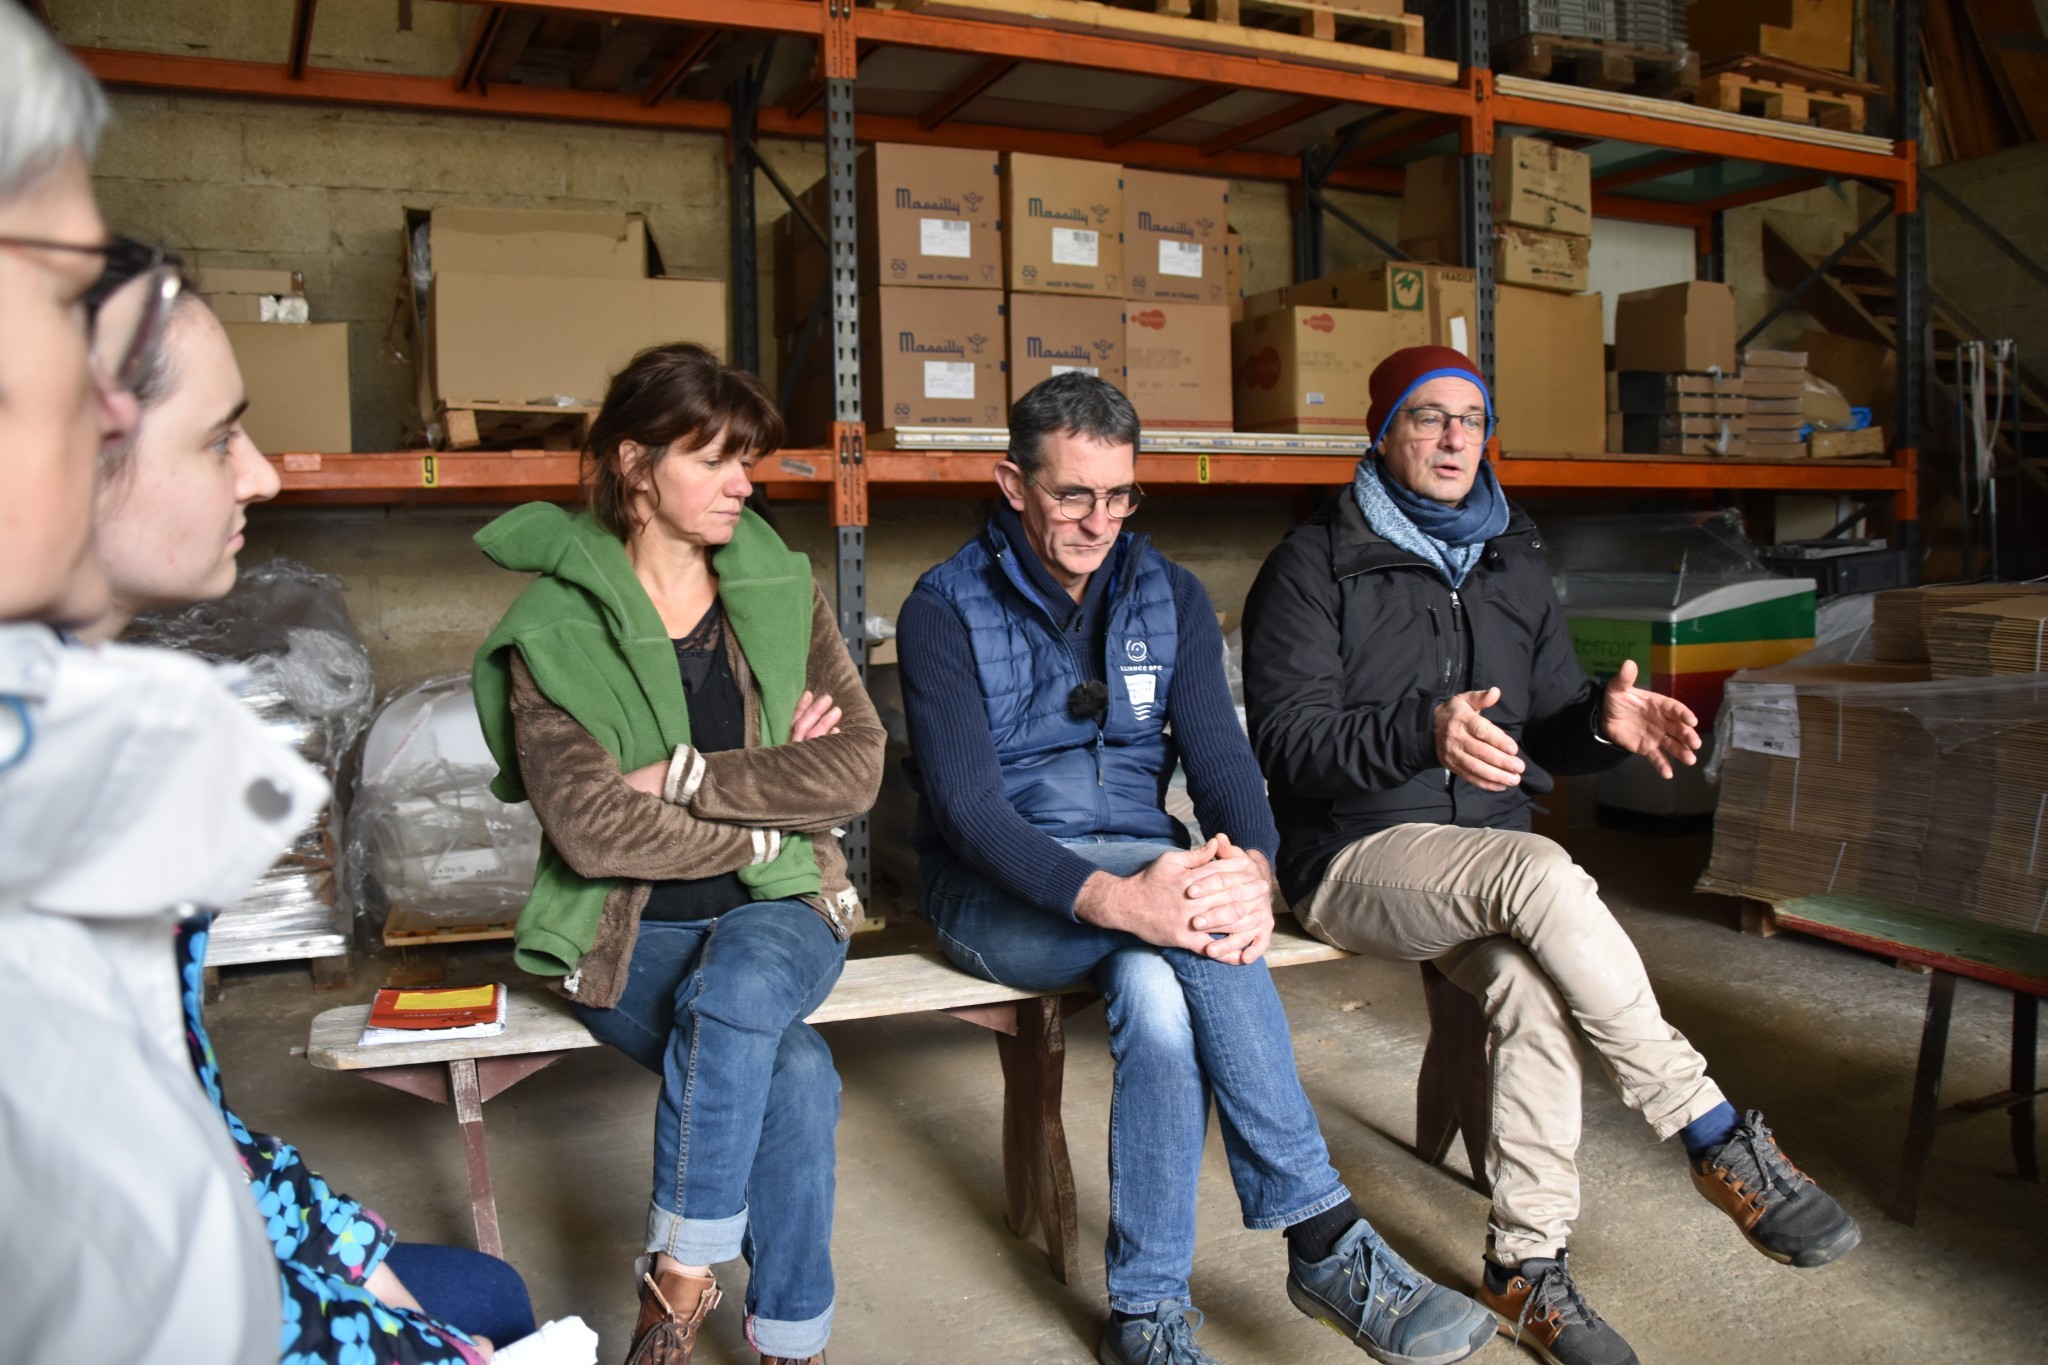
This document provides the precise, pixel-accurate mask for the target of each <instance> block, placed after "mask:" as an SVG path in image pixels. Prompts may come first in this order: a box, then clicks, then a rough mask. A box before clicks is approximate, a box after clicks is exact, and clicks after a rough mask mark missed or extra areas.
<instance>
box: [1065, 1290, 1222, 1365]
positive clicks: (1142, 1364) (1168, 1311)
mask: <svg viewBox="0 0 2048 1365" xmlns="http://www.w3.org/2000/svg"><path fill="white" fill-rule="evenodd" d="M1201 1325H1202V1310H1201V1309H1199V1308H1190V1307H1189V1306H1188V1305H1186V1304H1184V1303H1162V1304H1160V1305H1159V1307H1158V1309H1157V1310H1156V1311H1155V1312H1154V1313H1153V1314H1152V1316H1151V1317H1149V1318H1129V1319H1126V1318H1111V1319H1110V1320H1109V1327H1108V1329H1107V1330H1106V1331H1104V1332H1103V1334H1102V1344H1101V1345H1100V1346H1097V1347H1096V1348H1095V1359H1096V1360H1097V1361H1099V1362H1101V1365H1217V1362H1216V1358H1215V1357H1214V1356H1212V1355H1210V1354H1209V1353H1208V1352H1206V1351H1204V1350H1203V1349H1202V1348H1201V1347H1199V1346H1197V1345H1195V1330H1196V1329H1197V1328H1199V1327H1200V1326H1201Z"/></svg>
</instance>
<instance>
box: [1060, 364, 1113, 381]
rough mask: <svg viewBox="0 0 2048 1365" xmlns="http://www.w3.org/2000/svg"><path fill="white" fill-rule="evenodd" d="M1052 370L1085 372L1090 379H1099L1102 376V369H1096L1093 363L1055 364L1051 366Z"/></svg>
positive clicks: (1063, 372)
mask: <svg viewBox="0 0 2048 1365" xmlns="http://www.w3.org/2000/svg"><path fill="white" fill-rule="evenodd" d="M1052 372H1053V373H1054V374H1085V375H1087V376H1088V377H1089V378H1091V379H1100V378H1101V377H1102V371H1100V370H1098V369H1096V368H1095V367H1094V366H1093V365H1055V366H1053V367H1052Z"/></svg>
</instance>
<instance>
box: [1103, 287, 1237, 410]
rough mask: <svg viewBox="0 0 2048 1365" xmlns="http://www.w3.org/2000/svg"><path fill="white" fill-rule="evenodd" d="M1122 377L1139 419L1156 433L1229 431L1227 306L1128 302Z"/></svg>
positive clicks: (1228, 325) (1228, 310) (1125, 317)
mask: <svg viewBox="0 0 2048 1365" xmlns="http://www.w3.org/2000/svg"><path fill="white" fill-rule="evenodd" d="M1124 376H1125V389H1124V391H1125V392H1126V393H1128V394H1129V395H1130V397H1131V405H1132V406H1133V407H1135V408H1137V410H1138V419H1139V420H1140V421H1141V422H1142V423H1143V424H1144V425H1146V426H1148V427H1151V428H1153V429H1155V430H1184V431H1185V430H1195V431H1229V430H1230V429H1231V405H1230V308H1229V307H1228V305H1225V304H1209V303H1154V302H1136V301H1134V302H1132V303H1130V304H1129V305H1127V306H1126V307H1125V309H1124Z"/></svg>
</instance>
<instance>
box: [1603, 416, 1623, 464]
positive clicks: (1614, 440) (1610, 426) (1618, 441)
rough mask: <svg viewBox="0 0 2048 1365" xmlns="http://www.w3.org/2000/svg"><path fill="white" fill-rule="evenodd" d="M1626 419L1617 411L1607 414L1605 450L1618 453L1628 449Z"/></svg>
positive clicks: (1612, 453) (1614, 453) (1613, 453)
mask: <svg viewBox="0 0 2048 1365" xmlns="http://www.w3.org/2000/svg"><path fill="white" fill-rule="evenodd" d="M1625 421H1626V419H1625V418H1624V417H1623V416H1622V414H1621V413H1618V412H1610V413H1608V414H1607V451H1608V453H1609V454H1611V455H1619V454H1621V453H1623V452H1624V451H1626V450H1627V449H1628V445H1627V428H1626V426H1625Z"/></svg>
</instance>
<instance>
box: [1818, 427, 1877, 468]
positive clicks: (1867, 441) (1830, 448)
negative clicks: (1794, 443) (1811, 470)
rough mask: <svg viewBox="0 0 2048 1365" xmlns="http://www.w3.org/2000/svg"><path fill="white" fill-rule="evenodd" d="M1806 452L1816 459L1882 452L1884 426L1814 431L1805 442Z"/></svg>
mask: <svg viewBox="0 0 2048 1365" xmlns="http://www.w3.org/2000/svg"><path fill="white" fill-rule="evenodd" d="M1806 449H1807V453H1808V454H1809V455H1811V456H1812V457H1813V458H1814V459H1816V460H1840V459H1846V458H1848V457H1850V456H1854V455H1882V454H1884V428H1883V427H1864V428H1863V429H1862V430H1861V431H1816V432H1815V433H1813V439H1812V440H1811V441H1809V442H1807V447H1806Z"/></svg>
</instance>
